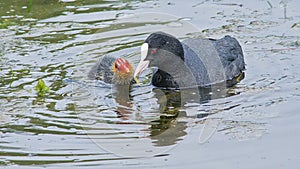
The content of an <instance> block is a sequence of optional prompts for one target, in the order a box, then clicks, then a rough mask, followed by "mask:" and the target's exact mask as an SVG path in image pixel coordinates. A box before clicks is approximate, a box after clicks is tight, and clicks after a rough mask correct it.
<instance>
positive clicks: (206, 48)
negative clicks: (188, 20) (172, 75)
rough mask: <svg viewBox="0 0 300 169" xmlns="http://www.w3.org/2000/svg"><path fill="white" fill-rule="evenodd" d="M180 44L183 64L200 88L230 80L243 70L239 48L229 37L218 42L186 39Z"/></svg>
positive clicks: (242, 60)
mask: <svg viewBox="0 0 300 169" xmlns="http://www.w3.org/2000/svg"><path fill="white" fill-rule="evenodd" d="M182 44H183V47H184V52H185V54H184V56H185V63H186V64H188V66H189V67H190V69H191V71H192V72H193V74H194V76H195V77H196V79H197V80H198V84H199V85H200V86H207V85H210V84H214V83H220V82H224V81H228V80H232V79H233V78H235V77H237V76H239V75H240V74H241V73H242V71H243V70H244V69H245V63H244V57H243V52H242V49H241V46H240V45H239V43H238V42H237V40H236V39H235V38H232V37H230V36H225V37H224V38H222V39H219V40H214V39H203V38H195V39H187V40H184V41H183V42H182Z"/></svg>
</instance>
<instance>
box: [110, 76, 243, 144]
mask: <svg viewBox="0 0 300 169" xmlns="http://www.w3.org/2000/svg"><path fill="white" fill-rule="evenodd" d="M238 80H241V79H238ZM230 83H231V82H230ZM233 83H234V82H233ZM227 87H228V83H224V84H217V85H213V86H209V87H206V88H203V87H201V88H199V87H195V88H187V89H181V90H170V89H163V88H153V89H152V92H153V93H154V95H153V97H155V98H156V100H157V104H158V106H159V108H158V111H159V115H160V116H159V117H158V118H157V119H156V120H152V121H150V122H149V125H150V127H149V128H148V130H147V131H149V137H150V139H152V142H153V144H154V145H155V146H169V145H174V144H176V143H177V142H178V141H180V140H182V139H183V137H184V136H185V135H186V134H187V127H188V126H187V122H186V121H182V120H180V119H181V117H188V116H187V112H186V111H185V106H186V104H189V103H197V104H203V103H207V102H209V101H210V100H212V99H218V98H223V97H228V96H231V95H233V94H232V93H228V92H227V90H226V89H227ZM130 92H131V87H130V86H129V85H114V87H113V98H114V99H115V101H116V102H117V106H116V109H115V110H116V112H117V114H118V115H119V117H120V118H121V119H123V120H128V119H129V116H130V115H131V114H133V113H135V112H134V111H135V110H134V109H133V105H134V103H133V101H132V100H133V98H132V96H131V95H130ZM142 113H143V112H142ZM208 115H209V113H207V114H200V115H196V117H194V118H204V117H206V116H208ZM124 123H126V122H124Z"/></svg>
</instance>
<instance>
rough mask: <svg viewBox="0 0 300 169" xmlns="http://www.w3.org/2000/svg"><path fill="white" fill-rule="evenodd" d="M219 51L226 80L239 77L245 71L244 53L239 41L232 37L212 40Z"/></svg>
mask: <svg viewBox="0 0 300 169" xmlns="http://www.w3.org/2000/svg"><path fill="white" fill-rule="evenodd" d="M211 41H212V42H213V44H214V45H215V47H216V50H217V51H218V54H219V56H220V59H221V61H222V64H223V67H224V69H225V72H226V80H231V79H233V78H236V77H237V76H239V75H240V74H241V73H242V71H243V70H245V62H244V56H243V51H242V48H241V46H240V44H239V43H238V41H237V40H236V39H235V38H233V37H230V36H225V37H224V38H221V39H218V40H211Z"/></svg>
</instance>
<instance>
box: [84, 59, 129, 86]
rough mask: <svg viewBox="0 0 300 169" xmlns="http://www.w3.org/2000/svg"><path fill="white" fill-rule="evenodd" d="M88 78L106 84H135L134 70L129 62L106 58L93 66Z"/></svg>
mask: <svg viewBox="0 0 300 169" xmlns="http://www.w3.org/2000/svg"><path fill="white" fill-rule="evenodd" d="M88 77H90V78H92V79H97V80H102V81H104V82H105V83H111V84H120V85H129V84H131V83H133V82H134V81H133V68H132V66H131V64H130V63H129V62H128V60H126V59H124V58H115V57H112V56H104V57H103V58H102V59H100V61H99V62H98V63H97V64H95V65H94V66H93V68H92V69H91V71H90V72H89V75H88Z"/></svg>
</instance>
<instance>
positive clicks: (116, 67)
mask: <svg viewBox="0 0 300 169" xmlns="http://www.w3.org/2000/svg"><path fill="white" fill-rule="evenodd" d="M112 71H113V72H117V73H120V74H132V73H133V68H132V66H131V64H130V63H129V62H128V60H126V59H123V58H118V59H117V60H116V61H115V62H114V64H113V67H112Z"/></svg>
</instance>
